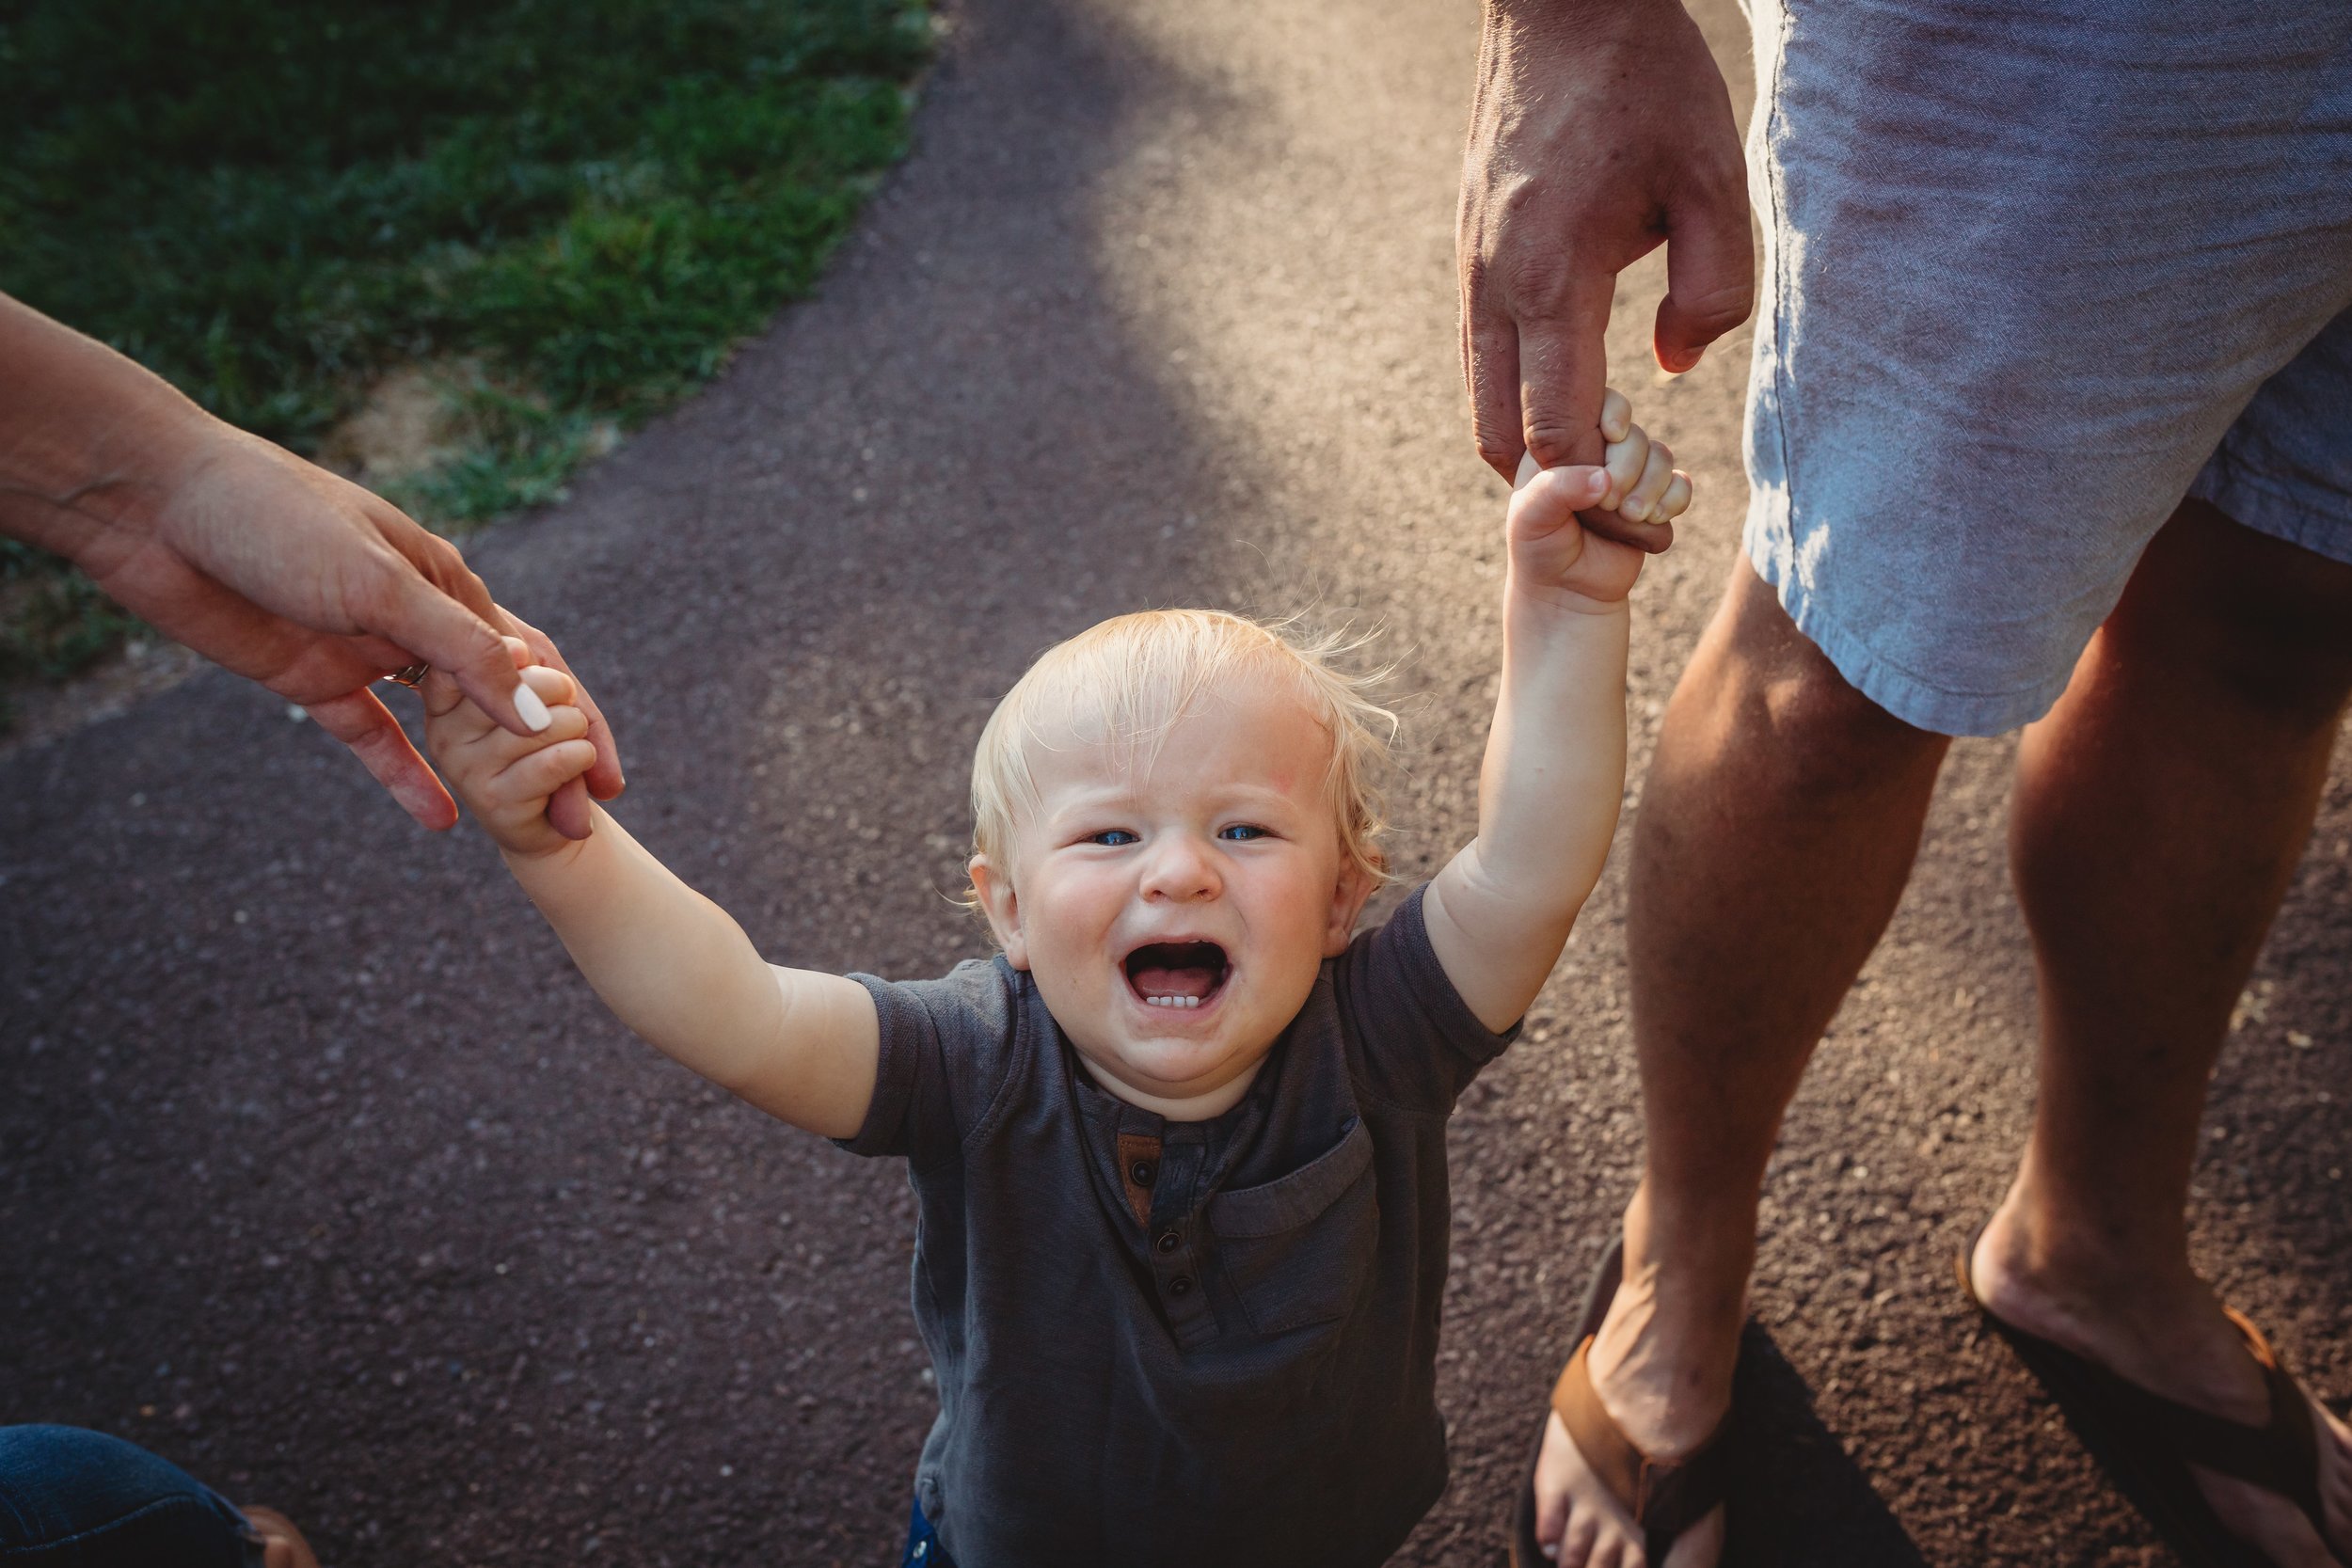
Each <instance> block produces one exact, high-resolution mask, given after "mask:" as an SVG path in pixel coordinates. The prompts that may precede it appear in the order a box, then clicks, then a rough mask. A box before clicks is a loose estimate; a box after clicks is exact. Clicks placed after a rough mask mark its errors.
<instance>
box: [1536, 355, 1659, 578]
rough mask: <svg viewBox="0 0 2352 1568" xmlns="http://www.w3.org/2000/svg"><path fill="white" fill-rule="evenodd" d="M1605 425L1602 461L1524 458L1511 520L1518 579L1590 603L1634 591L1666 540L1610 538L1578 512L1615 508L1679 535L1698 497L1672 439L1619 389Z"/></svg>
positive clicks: (1605, 408)
mask: <svg viewBox="0 0 2352 1568" xmlns="http://www.w3.org/2000/svg"><path fill="white" fill-rule="evenodd" d="M1600 430H1601V436H1602V437H1603V438H1604V439H1605V440H1606V441H1607V442H1608V446H1607V448H1606V450H1605V451H1603V453H1602V460H1601V461H1602V466H1601V467H1581V466H1579V467H1559V468H1538V467H1535V460H1534V458H1533V457H1529V458H1526V459H1524V460H1523V461H1522V462H1521V463H1520V465H1519V477H1518V488H1517V489H1516V490H1515V491H1514V492H1513V493H1512V496H1511V511H1510V523H1509V531H1510V541H1511V578H1512V583H1513V585H1514V586H1515V587H1517V588H1520V589H1524V590H1527V591H1530V592H1534V593H1536V594H1542V595H1545V596H1547V597H1559V596H1563V595H1565V596H1566V597H1567V598H1568V599H1569V600H1570V601H1576V600H1581V601H1585V604H1584V608H1590V607H1591V606H1594V605H1613V604H1615V603H1617V602H1619V601H1620V600H1622V599H1623V598H1624V597H1625V596H1626V594H1628V593H1629V592H1631V591H1632V588H1633V582H1634V579H1635V578H1638V577H1640V576H1641V575H1642V557H1643V556H1644V555H1645V554H1653V553H1655V552H1656V551H1657V550H1661V549H1663V548H1665V543H1658V544H1655V545H1653V546H1652V547H1651V548H1649V549H1646V550H1645V549H1642V548H1637V547H1635V546H1631V545H1624V544H1619V543H1618V542H1617V541H1616V540H1613V539H1606V538H1603V537H1602V536H1601V535H1600V534H1599V533H1597V532H1596V531H1593V530H1591V529H1588V528H1586V527H1585V526H1584V525H1583V523H1582V522H1581V521H1580V520H1579V519H1578V516H1577V514H1578V513H1580V512H1611V513H1614V514H1615V515H1617V516H1619V517H1621V518H1623V519H1625V520H1626V521H1628V522H1631V523H1638V524H1642V525H1644V529H1645V531H1648V530H1651V529H1654V530H1656V531H1658V532H1659V534H1660V535H1661V536H1662V539H1663V540H1664V541H1665V542H1666V543H1671V542H1672V540H1673V538H1674V530H1673V522H1674V519H1675V518H1677V517H1678V516H1680V515H1682V512H1683V510H1684V509H1685V508H1686V507H1688V506H1689V505H1690V504H1691V479H1690V476H1689V475H1687V474H1683V473H1679V472H1677V471H1676V469H1675V466H1674V453H1673V452H1671V451H1668V450H1667V449H1666V445H1665V443H1664V442H1662V441H1652V440H1651V439H1650V438H1649V436H1648V434H1647V433H1646V432H1645V431H1644V430H1643V429H1642V427H1641V426H1640V425H1637V424H1635V423H1634V422H1633V409H1632V405H1631V404H1628V403H1627V402H1626V400H1625V398H1624V396H1623V395H1622V394H1621V393H1618V392H1616V391H1614V390H1612V391H1610V392H1609V394H1608V395H1607V397H1606V398H1605V399H1604V400H1603V402H1602V404H1601V415H1600Z"/></svg>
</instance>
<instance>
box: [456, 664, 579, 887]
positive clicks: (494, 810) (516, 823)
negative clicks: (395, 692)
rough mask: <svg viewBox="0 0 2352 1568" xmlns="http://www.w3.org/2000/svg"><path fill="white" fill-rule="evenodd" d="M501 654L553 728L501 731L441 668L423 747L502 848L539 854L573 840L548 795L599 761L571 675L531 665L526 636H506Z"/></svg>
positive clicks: (514, 853) (522, 855)
mask: <svg viewBox="0 0 2352 1568" xmlns="http://www.w3.org/2000/svg"><path fill="white" fill-rule="evenodd" d="M501 655H502V657H505V658H506V659H507V661H508V668H509V669H516V670H519V671H520V672H521V674H522V678H523V681H524V682H525V684H527V685H528V686H529V687H530V688H531V689H532V691H533V692H534V693H536V694H537V696H538V698H539V700H540V701H541V702H543V703H544V704H545V705H546V707H547V712H548V725H547V728H545V729H543V730H540V731H537V732H536V733H534V734H530V735H514V734H510V733H509V732H507V731H506V730H503V729H501V728H500V727H499V725H498V724H497V723H496V722H495V721H492V719H491V718H490V716H489V715H488V714H486V713H485V712H484V711H483V710H482V708H481V706H480V705H478V704H476V703H475V702H474V701H473V700H472V699H471V698H470V697H469V696H467V695H466V693H465V692H464V691H463V690H461V689H459V688H458V685H457V683H456V681H454V680H453V679H452V678H451V677H450V676H449V675H447V674H445V673H442V672H441V671H438V670H436V671H434V672H433V673H431V674H430V675H427V676H426V677H425V679H424V687H423V691H424V740H425V746H426V748H427V749H428V750H430V751H431V752H432V753H433V760H434V761H436V762H437V763H439V764H440V765H441V768H442V770H443V771H444V772H445V773H447V774H448V775H449V782H450V784H451V785H452V786H453V788H455V790H456V791H457V795H458V798H459V799H460V800H464V801H465V803H466V809H467V810H468V811H470V812H472V813H473V815H474V818H475V820H477V821H479V822H480V823H481V824H482V827H483V830H484V831H485V832H487V833H488V834H489V835H490V837H491V838H492V839H493V840H494V841H496V843H497V844H498V847H500V848H501V849H503V850H504V851H506V853H507V854H509V855H511V856H517V857H520V858H522V859H525V860H535V859H537V858H539V857H540V856H542V855H548V854H552V853H554V852H555V851H556V850H558V849H562V848H564V847H566V846H568V845H569V844H571V843H572V842H573V839H572V837H571V836H569V835H566V834H564V833H562V832H557V831H556V828H555V826H554V824H552V823H551V822H549V821H548V798H549V797H551V796H552V795H554V794H555V793H556V791H558V790H560V789H562V788H564V786H565V785H567V784H573V783H575V782H576V781H578V780H579V779H580V778H581V777H583V776H584V775H585V774H586V773H587V771H588V770H589V769H590V768H593V767H595V766H596V747H595V745H594V744H593V743H592V742H591V741H590V740H589V739H588V738H587V737H588V715H587V713H586V712H585V711H584V710H583V709H582V708H580V706H578V705H577V703H576V701H575V699H576V697H577V696H578V692H579V688H578V687H577V686H575V685H574V683H573V681H572V678H571V677H570V676H569V675H567V674H565V673H564V672H563V671H561V670H556V669H551V668H549V667H548V666H547V665H543V664H533V663H532V662H531V658H532V654H531V651H530V648H529V646H528V645H527V644H526V643H525V642H524V641H523V640H522V639H521V638H518V637H516V638H509V639H507V640H506V641H505V642H504V644H503V645H502V647H501ZM578 836H580V837H583V838H584V837H586V836H587V835H586V834H584V833H583V834H580V835H578Z"/></svg>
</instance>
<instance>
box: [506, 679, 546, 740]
mask: <svg viewBox="0 0 2352 1568" xmlns="http://www.w3.org/2000/svg"><path fill="white" fill-rule="evenodd" d="M515 711H516V713H518V714H520V715H522V721H523V722H524V723H526V724H528V725H530V726H531V730H532V734H533V735H536V734H537V733H538V732H539V731H541V730H544V729H546V728H547V727H548V725H549V724H552V723H554V722H555V718H554V716H553V715H552V714H550V713H548V705H547V704H545V703H543V702H541V701H540V700H539V693H537V692H536V691H533V690H532V689H531V688H530V687H528V686H525V685H523V684H522V683H520V682H517V683H516V687H515Z"/></svg>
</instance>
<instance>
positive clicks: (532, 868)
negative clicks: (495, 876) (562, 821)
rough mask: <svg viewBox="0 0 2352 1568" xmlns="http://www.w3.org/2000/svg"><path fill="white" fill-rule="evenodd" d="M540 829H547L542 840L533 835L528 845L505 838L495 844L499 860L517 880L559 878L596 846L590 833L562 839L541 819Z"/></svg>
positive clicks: (562, 837)
mask: <svg viewBox="0 0 2352 1568" xmlns="http://www.w3.org/2000/svg"><path fill="white" fill-rule="evenodd" d="M541 825H542V826H543V827H546V829H547V835H548V836H547V838H546V839H545V840H541V839H539V838H538V837H537V835H533V838H532V842H530V843H516V842H513V841H510V840H508V839H505V838H501V839H499V840H498V847H499V859H501V860H502V861H504V862H505V863H506V869H507V870H509V871H511V872H513V873H514V874H515V876H516V879H520V880H523V881H530V880H532V879H536V878H542V877H551V876H552V877H560V876H562V875H564V873H565V872H566V871H568V870H570V869H571V868H572V867H573V866H574V865H575V864H576V863H578V862H579V861H580V857H581V856H582V855H584V854H586V853H587V852H588V847H589V846H590V845H592V844H594V843H596V835H595V834H594V833H591V834H590V835H589V836H588V837H586V838H579V839H574V838H565V837H564V836H563V835H562V834H561V833H558V832H555V830H554V829H553V828H552V827H550V826H547V824H546V823H545V822H544V819H543V821H542V824H541Z"/></svg>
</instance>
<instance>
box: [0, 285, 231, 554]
mask: <svg viewBox="0 0 2352 1568" xmlns="http://www.w3.org/2000/svg"><path fill="white" fill-rule="evenodd" d="M214 423H215V421H214V420H213V418H212V416H211V415H209V414H207V413H205V412H204V411H203V410H202V409H200V408H199V407H198V406H197V405H196V404H194V403H192V402H190V401H189V400H188V399H187V398H186V397H184V396H183V395H182V394H181V393H180V392H179V391H178V390H177V389H176V388H173V387H172V386H171V385H170V383H168V382H167V381H165V380H164V379H163V378H162V377H161V376H158V375H156V374H154V373H153V372H151V371H149V370H147V369H145V368H144V367H142V366H140V365H138V364H136V363H135V362H134V361H132V360H130V359H127V358H125V357H124V356H121V355H119V354H117V353H116V352H115V351H114V350H112V349H110V348H108V347H106V346H105V345H104V344H103V343H101V342H99V341H96V340H94V339H91V338H87V337H84V336H83V335H82V334H81V333H79V332H76V331H74V330H73V329H72V328H71V327H68V326H64V325H59V324H58V323H56V322H54V321H51V320H50V319H49V318H48V317H47V316H44V315H42V314H41V313H40V311H38V310H35V309H32V308H30V307H29V306H26V305H24V304H22V303H20V302H18V301H16V300H13V299H10V298H8V296H7V295H5V294H0V532H5V533H7V534H8V535H9V536H10V537H12V538H17V539H22V540H24V541H26V542H27V543H29V544H34V545H39V546H41V547H42V548H44V549H50V550H55V551H56V553H58V554H59V555H63V556H68V557H73V558H77V559H78V558H79V557H80V556H81V555H82V554H83V553H84V551H85V549H86V548H87V546H88V544H89V543H90V542H91V541H92V540H93V539H94V538H95V537H97V536H98V535H99V534H101V533H103V532H104V531H107V530H109V529H112V528H116V527H119V526H122V525H124V524H129V523H136V522H140V521H142V520H144V519H146V518H149V517H151V516H152V515H153V514H154V513H155V511H156V510H157V509H158V508H160V507H161V506H162V505H163V503H164V500H165V498H167V496H169V495H170V494H171V493H172V491H173V490H174V489H175V488H176V487H177V486H178V485H179V483H181V481H182V479H183V477H184V475H185V472H186V469H187V467H188V466H189V465H190V464H191V463H193V462H195V461H198V458H199V451H200V450H201V448H202V446H203V444H204V436H205V433H206V429H207V427H208V426H210V425H212V424H214Z"/></svg>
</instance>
